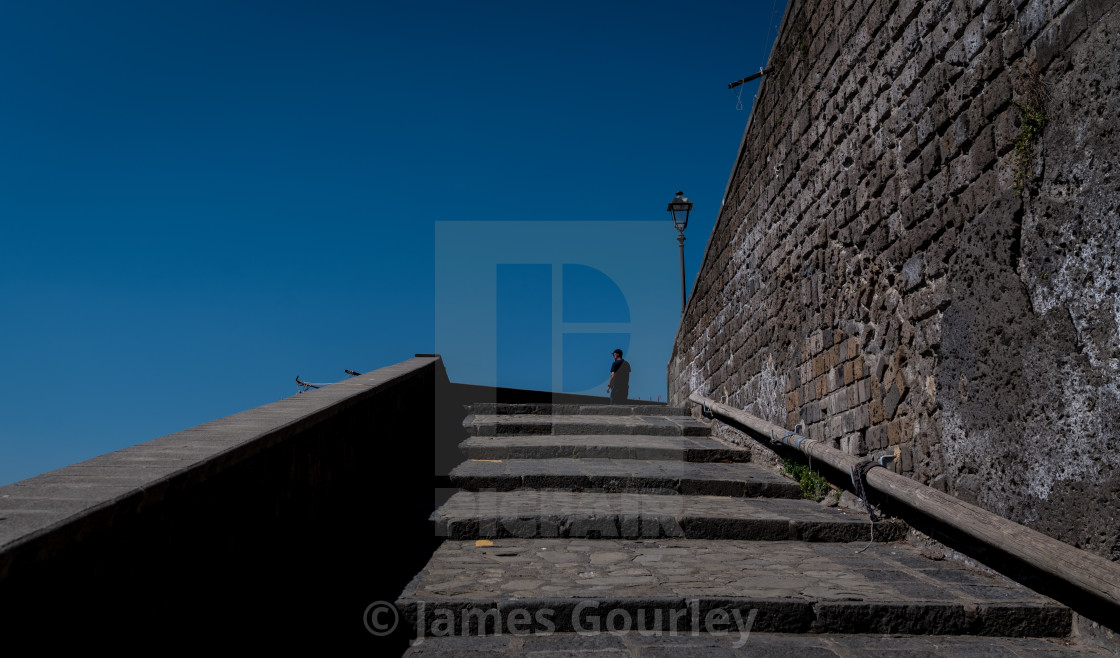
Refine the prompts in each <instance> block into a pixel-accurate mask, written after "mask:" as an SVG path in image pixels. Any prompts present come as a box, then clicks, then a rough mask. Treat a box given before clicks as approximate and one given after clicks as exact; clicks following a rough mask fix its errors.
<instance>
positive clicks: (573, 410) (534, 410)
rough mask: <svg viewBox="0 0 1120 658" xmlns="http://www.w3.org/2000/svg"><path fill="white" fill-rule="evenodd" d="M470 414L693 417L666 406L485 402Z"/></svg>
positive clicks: (469, 407)
mask: <svg viewBox="0 0 1120 658" xmlns="http://www.w3.org/2000/svg"><path fill="white" fill-rule="evenodd" d="M466 409H467V413H468V414H487V415H498V416H509V415H517V414H530V415H540V416H690V413H689V411H688V409H685V408H684V407H670V406H668V405H665V404H641V405H618V404H506V403H501V402H499V403H493V402H482V403H475V404H469V405H466Z"/></svg>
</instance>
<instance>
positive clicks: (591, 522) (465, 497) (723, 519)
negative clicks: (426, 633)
mask: <svg viewBox="0 0 1120 658" xmlns="http://www.w3.org/2000/svg"><path fill="white" fill-rule="evenodd" d="M432 521H433V522H434V523H435V526H436V532H437V534H438V535H439V536H441V537H449V538H451V539H493V538H505V537H516V538H521V539H531V538H535V537H571V538H596V539H609V538H656V537H686V538H689V539H751V540H772V541H776V540H780V541H788V540H799V541H830V542H854V541H865V542H866V541H870V540H871V539H872V538H874V540H875V541H879V542H890V541H897V540H900V539H903V538H904V537H905V536H906V530H907V527H906V524H905V523H903V522H902V521H898V520H888V521H882V522H880V523H877V524H875V529H874V533H872V527H871V522H870V521H869V520H868V518H867V515H866V514H849V513H845V512H843V511H841V510H838V509H835V508H829V507H821V506H820V505H818V504H817V503H813V502H810V501H807V500H782V499H768V498H726V497H723V496H659V495H653V494H625V493H618V494H605V493H585V492H567V491H545V492H541V491H516V492H498V491H479V492H467V491H461V492H459V493H457V494H455V495H453V496H452V497H451V498H450V500H448V501H447V502H446V503H444V504H443V506H442V507H440V508H439V509H438V510H436V511H435V513H433V514H432ZM872 534H874V537H872Z"/></svg>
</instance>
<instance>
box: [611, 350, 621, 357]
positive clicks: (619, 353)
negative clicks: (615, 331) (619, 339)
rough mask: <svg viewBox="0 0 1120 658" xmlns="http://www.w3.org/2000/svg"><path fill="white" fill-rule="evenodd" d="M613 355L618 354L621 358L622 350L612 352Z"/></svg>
mask: <svg viewBox="0 0 1120 658" xmlns="http://www.w3.org/2000/svg"><path fill="white" fill-rule="evenodd" d="M611 354H617V355H619V356H622V350H615V351H613V352H611Z"/></svg>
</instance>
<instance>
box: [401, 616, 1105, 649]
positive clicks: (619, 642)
mask: <svg viewBox="0 0 1120 658" xmlns="http://www.w3.org/2000/svg"><path fill="white" fill-rule="evenodd" d="M612 621H614V623H615V624H616V625H615V626H612V627H611V628H614V629H616V632H610V631H607V630H604V631H603V632H600V633H583V634H580V633H536V634H531V635H530V634H527V633H513V632H507V633H505V634H502V635H488V636H482V637H479V636H448V637H426V638H420V639H419V641H417V642H415V645H414V646H410V648H409V649H408V650H407V651H405V654H404V655H405V656H406V657H407V658H421V657H424V658H428V657H431V658H452V657H455V658H462V657H463V656H499V655H505V656H521V655H528V656H542V657H543V656H587V657H588V658H653V657H655V658H673V657H675V656H689V655H692V656H728V657H732V656H775V657H793V658H809V657H812V658H833V657H835V658H865V657H866V656H908V657H913V658H919V657H925V656H940V657H943V658H960V657H961V656H975V657H980V656H993V657H995V656H1007V657H1011V658H1013V657H1015V656H1051V657H1053V658H1058V657H1059V656H1068V655H1078V656H1082V655H1085V656H1112V655H1113V654H1111V653H1109V652H1106V651H1104V650H1103V649H1098V648H1095V647H1089V646H1085V645H1077V644H1074V642H1073V641H1072V640H1070V639H1069V638H1033V637H1023V638H1019V637H979V636H975V635H964V636H951V635H892V636H883V635H865V634H836V633H819V634H800V635H799V634H789V633H756V632H749V631H741V630H739V629H738V628H737V627H736V620H735V619H734V618H732V619H730V620H729V622H728V624H727V628H726V630H722V631H717V632H715V633H695V634H694V633H692V632H690V631H679V632H672V633H671V632H669V631H667V630H666V631H659V632H650V631H645V632H639V631H638V630H637V629H631V630H630V631H629V632H627V631H624V630H622V627H621V626H620V625H617V624H621V618H620V617H618V616H617V615H616V617H615V618H614V619H613V620H612ZM599 625H600V626H602V627H603V628H604V629H606V628H607V622H606V620H605V619H600V622H599ZM742 625H743V626H746V625H747V623H746V620H745V619H744V620H743V624H742Z"/></svg>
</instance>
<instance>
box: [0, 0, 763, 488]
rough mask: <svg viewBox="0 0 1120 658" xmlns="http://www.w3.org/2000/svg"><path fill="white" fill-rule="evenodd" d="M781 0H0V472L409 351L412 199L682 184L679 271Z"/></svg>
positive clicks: (608, 214)
mask: <svg viewBox="0 0 1120 658" xmlns="http://www.w3.org/2000/svg"><path fill="white" fill-rule="evenodd" d="M784 4H785V2H784V0H776V2H775V0H754V1H750V0H748V1H741V2H710V3H699V4H684V3H656V2H640V3H638V2H634V3H559V4H556V3H552V4H542V3H526V2H478V3H463V2H435V3H406V2H394V3H383V2H358V1H350V2H347V1H324V2H317V3H310V2H288V1H277V0H269V1H267V2H265V1H259V2H244V1H229V0H223V1H222V2H214V1H210V0H192V1H191V2H140V1H130V0H129V1H125V0H104V1H100V2H85V1H78V0H66V1H58V0H36V1H35V2H22V3H16V2H8V3H4V4H3V6H2V7H0V226H2V227H3V233H2V239H0V302H2V305H3V306H2V308H3V310H2V313H3V324H2V325H0V326H2V330H0V331H2V333H0V335H2V336H3V342H2V345H0V366H2V370H0V373H2V376H3V380H4V390H3V395H2V396H0V416H2V422H0V484H2V483H7V482H12V481H15V480H20V479H23V478H26V477H30V476H32V475H35V474H37V473H40V472H44V471H47V470H51V469H54V468H58V467H61V466H64V465H66V464H69V463H73V462H75V461H79V460H82V459H86V458H89V457H92V456H95V455H97V454H101V453H104V452H107V451H110V450H115V449H118V448H121V447H125V446H128V445H132V444H135V443H139V442H142V441H146V440H149V439H152V438H155V437H157V436H161V435H163V434H168V433H171V432H175V431H178V430H181V429H184V428H186V427H190V426H192V425H196V424H198V423H201V422H205V421H207V420H211V419H214V418H218V417H221V416H224V415H228V414H231V413H235V412H237V411H241V410H244V409H247V408H250V407H254V406H257V405H260V404H264V403H267V402H272V401H274V400H277V399H280V398H283V397H287V396H289V395H292V394H294V393H295V390H296V389H295V385H294V381H293V380H294V377H295V376H296V375H297V374H298V375H301V376H302V377H303V379H305V380H307V381H323V382H329V381H336V380H339V379H341V378H343V377H344V375H343V373H342V370H343V369H345V368H352V369H357V370H370V369H374V368H377V367H380V366H383V365H388V364H391V363H395V362H398V361H401V360H404V359H406V358H409V357H410V356H411V355H412V354H413V353H416V352H428V351H431V350H432V349H433V348H434V334H435V330H434V322H435V320H434V311H433V306H434V293H433V287H434V275H433V272H434V271H435V265H434V262H433V261H434V258H433V252H434V246H433V242H434V239H435V238H434V235H435V229H434V227H435V224H436V222H438V221H448V220H521V221H535V220H574V219H581V220H609V221H620V220H657V221H664V222H665V223H666V225H667V226H668V224H669V218H668V214H667V213H666V212H665V205H666V203H667V201H668V200H669V198H670V197H672V195H673V193H674V192H675V191H676V190H677V189H683V190H684V191H685V193H686V195H687V196H689V197H690V198H691V200H692V201H693V202H695V204H696V206H695V209H694V211H693V217H692V223H691V225H690V227H689V229H688V233H687V235H688V242H687V243H686V259H687V262H688V268H687V270H688V271H687V276H688V281H689V286H690V287H691V282H692V280H693V278H694V276H695V272H696V269H697V267H698V265H699V263H700V260H701V258H702V255H703V249H704V244H705V242H706V240H707V237H708V234H709V232H710V231H711V227H712V224H713V222H714V221H715V217H716V213H717V211H718V207H719V203H720V199H721V197H722V195H723V191H724V186H725V184H726V182H727V177H728V175H729V173H730V171H731V167H732V165H733V161H734V158H735V153H736V151H737V148H738V145H739V140H740V138H741V136H742V132H743V129H744V127H745V125H746V120H747V117H748V112H749V109H750V100H751V99H752V98H753V95H754V93H755V92H756V89H757V83H752V84H751V85H748V86H747V87H746V89H745V91H743V93H742V98H743V105H744V107H743V109H742V110H736V96H735V93H733V92H730V91H728V90H727V83H728V82H731V81H733V80H736V79H739V78H741V77H744V76H746V75H748V74H750V73H752V72H755V71H757V70H758V69H759V67H760V66H762V64H763V62H764V59H765V56H766V55H767V54H768V51H769V46H770V44H769V43H768V42H767V40H766V37H767V33H768V31H769V39H770V40H773V38H774V35H775V32H776V30H777V25H778V23H779V21H780V19H781V14H782V11H783V6H784ZM768 28H769V30H768ZM665 239H666V241H668V243H669V245H670V249H672V250H675V248H676V241H675V233H674V232H673V230H672V229H671V227H669V228H667V230H666V237H665ZM670 253H673V252H670ZM673 294H679V293H678V292H677V291H673ZM673 303H677V302H676V301H675V300H674V302H673ZM671 340H672V336H671V335H666V336H665V341H667V342H668V341H671ZM661 368H662V369H661V370H660V371H656V372H653V373H652V374H651V376H652V379H651V380H650V381H652V382H653V384H651V385H650V386H652V388H649V387H647V390H649V391H653V390H655V389H656V390H657V392H659V393H661V394H663V393H664V381H665V374H664V372H663V364H662V367H661ZM646 370H647V371H648V370H649V369H648V368H647V369H646ZM654 370H656V369H654ZM450 374H451V377H452V379H453V380H456V381H469V376H466V375H464V374H463V373H456V372H454V371H452V372H451V373H450ZM639 392H640V393H643V394H644V392H643V391H639Z"/></svg>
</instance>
